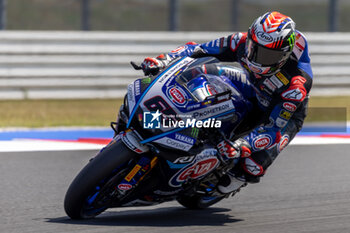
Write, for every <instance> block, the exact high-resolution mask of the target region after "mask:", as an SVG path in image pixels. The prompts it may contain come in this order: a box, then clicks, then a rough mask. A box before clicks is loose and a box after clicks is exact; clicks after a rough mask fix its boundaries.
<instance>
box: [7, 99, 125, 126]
mask: <svg viewBox="0 0 350 233" xmlns="http://www.w3.org/2000/svg"><path fill="white" fill-rule="evenodd" d="M120 104H121V100H115V99H106V100H20V101H17V100H10V101H0V127H53V126H108V125H109V123H110V122H111V121H115V120H116V117H117V113H118V110H119V106H120Z"/></svg>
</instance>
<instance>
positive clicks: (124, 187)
mask: <svg viewBox="0 0 350 233" xmlns="http://www.w3.org/2000/svg"><path fill="white" fill-rule="evenodd" d="M131 188H132V185H131V184H119V185H118V189H119V190H122V191H127V190H130V189H131Z"/></svg>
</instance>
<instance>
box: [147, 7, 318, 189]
mask: <svg viewBox="0 0 350 233" xmlns="http://www.w3.org/2000/svg"><path fill="white" fill-rule="evenodd" d="M182 56H191V57H196V58H197V57H205V56H213V57H216V58H217V59H219V60H220V61H225V62H238V63H239V64H240V65H241V67H242V68H243V71H239V70H238V69H235V68H233V67H230V66H224V65H220V64H217V65H203V66H202V67H201V70H202V72H203V73H210V74H216V75H223V76H226V77H228V78H230V80H231V81H232V82H233V83H234V84H235V85H236V86H237V87H239V88H240V90H241V92H242V93H243V94H244V95H245V97H246V98H248V99H254V100H255V102H256V104H257V106H258V108H259V109H260V110H261V111H260V113H261V115H259V116H258V118H259V119H256V120H257V122H259V123H260V125H259V126H257V127H255V128H254V129H253V130H251V131H249V132H248V133H247V134H246V135H245V136H243V137H241V138H239V139H238V140H235V141H234V142H232V141H229V140H224V141H222V142H221V143H219V144H218V146H217V147H218V149H219V152H220V154H221V155H222V156H226V157H227V158H233V157H238V156H241V157H242V158H243V159H241V162H240V166H236V167H238V168H236V169H235V170H231V171H230V172H228V173H227V175H225V176H223V178H222V179H221V180H220V182H219V185H218V190H219V191H220V192H222V193H229V192H232V191H234V190H236V189H238V188H240V187H242V186H243V185H244V184H245V183H246V182H248V183H257V182H259V180H260V177H261V176H263V175H264V174H265V172H266V169H267V168H268V167H269V166H270V165H271V163H272V162H273V161H274V159H275V158H276V157H277V155H278V154H279V153H280V152H281V150H282V149H283V148H284V147H285V146H286V145H288V144H289V142H290V141H291V140H292V139H293V138H294V136H295V135H296V133H297V132H299V130H300V129H301V127H302V125H303V121H304V118H305V116H306V110H307V104H308V98H309V91H310V89H311V86H312V76H313V75H312V70H311V66H310V57H309V54H308V44H307V41H306V38H305V37H304V35H303V34H301V33H300V32H299V31H297V30H295V23H294V22H293V20H292V19H291V18H290V17H288V16H286V15H283V14H281V13H279V12H276V11H274V12H267V13H265V14H264V15H262V16H260V17H259V18H257V19H256V20H255V21H254V22H253V24H252V25H251V26H250V28H249V30H248V32H238V33H234V34H232V35H229V36H227V37H222V38H219V39H216V40H213V41H210V42H207V43H203V44H197V43H194V42H189V43H187V44H186V45H184V46H181V47H179V48H177V49H175V50H174V51H172V52H170V53H168V54H161V55H159V56H158V57H157V58H150V57H148V58H146V59H145V60H144V61H143V63H142V68H143V70H144V72H145V74H146V75H147V74H150V73H151V74H156V73H158V72H159V70H160V69H162V68H164V67H165V66H166V65H167V64H168V63H169V62H170V61H171V60H172V59H173V58H176V57H182Z"/></svg>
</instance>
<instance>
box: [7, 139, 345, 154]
mask: <svg viewBox="0 0 350 233" xmlns="http://www.w3.org/2000/svg"><path fill="white" fill-rule="evenodd" d="M108 141H109V139H99V140H79V141H68V140H67V141H57V140H39V139H34V140H33V139H14V140H11V141H0V152H29V151H70V150H72V151H73V150H100V149H102V148H103V147H104V146H105V145H107V144H108ZM327 144H350V136H328V137H324V136H321V137H320V136H296V137H295V138H294V140H293V141H292V142H291V143H290V145H327Z"/></svg>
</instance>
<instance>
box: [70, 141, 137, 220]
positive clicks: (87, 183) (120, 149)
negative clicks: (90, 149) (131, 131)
mask: <svg viewBox="0 0 350 233" xmlns="http://www.w3.org/2000/svg"><path fill="white" fill-rule="evenodd" d="M135 155H136V154H135V153H134V152H132V151H131V150H130V149H128V148H127V147H126V146H125V145H124V144H123V143H122V142H121V141H118V142H115V143H114V144H111V145H109V146H107V147H106V148H105V149H104V150H102V151H101V152H100V153H99V154H98V155H97V156H96V157H95V158H94V159H92V160H91V161H90V162H89V163H88V164H87V165H86V166H85V167H84V168H83V169H82V170H81V171H80V172H79V174H78V175H77V176H76V177H75V179H74V180H73V182H72V183H71V185H70V186H69V188H68V190H67V193H66V196H65V199H64V209H65V211H66V213H67V215H68V216H69V217H70V218H72V219H83V218H93V217H95V216H97V215H98V214H100V213H102V212H103V211H104V210H106V209H107V208H108V207H109V206H105V207H102V208H101V209H96V211H95V212H92V213H87V212H86V211H85V210H84V206H85V205H86V201H87V198H88V197H89V196H91V195H92V194H93V193H95V192H96V187H97V186H98V185H99V184H100V182H101V181H102V180H104V179H106V178H107V177H109V176H110V175H111V174H112V173H113V171H114V170H115V169H116V168H118V167H120V166H122V165H123V164H125V163H126V162H128V161H130V160H131V159H133V158H134V157H135Z"/></svg>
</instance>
